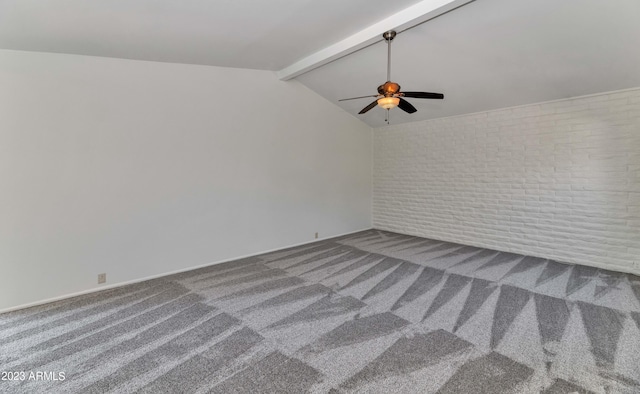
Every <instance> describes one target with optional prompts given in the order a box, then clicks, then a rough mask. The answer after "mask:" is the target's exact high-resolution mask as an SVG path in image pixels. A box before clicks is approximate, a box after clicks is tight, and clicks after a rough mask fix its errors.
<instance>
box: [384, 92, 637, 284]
mask: <svg viewBox="0 0 640 394" xmlns="http://www.w3.org/2000/svg"><path fill="white" fill-rule="evenodd" d="M639 103H640V89H636V90H630V91H622V92H613V93H607V94H601V95H594V96H590V97H584V98H574V99H569V100H563V101H554V102H549V103H542V104H535V105H531V106H521V107H515V108H508V109H502V110H497V111H489V112H485V113H480V114H472V115H464V116H457V117H448V118H441V119H434V120H428V121H423V122H414V123H407V124H400V125H391V126H386V127H383V128H379V129H376V130H375V131H374V133H375V136H374V163H373V165H374V187H373V212H374V213H373V224H374V227H376V228H380V229H384V230H390V231H398V232H407V233H410V234H412V235H418V236H424V237H429V238H434V239H439V240H444V241H451V242H459V243H464V244H469V245H474V246H480V247H488V248H493V249H497V250H503V251H509V252H515V253H522V254H527V255H534V256H539V257H544V258H553V259H556V260H559V261H566V262H572V263H581V264H587V265H594V266H599V267H604V268H609V269H621V270H627V271H629V270H634V269H635V270H636V272H638V273H640V264H637V262H638V251H639V249H640V154H639V153H638V151H639V150H640V149H639V148H640V134H639V132H638V130H639V129H640V105H638V104H639Z"/></svg>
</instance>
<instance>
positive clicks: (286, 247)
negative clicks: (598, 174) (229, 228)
mask: <svg viewBox="0 0 640 394" xmlns="http://www.w3.org/2000/svg"><path fill="white" fill-rule="evenodd" d="M366 230H371V227H368V228H364V229H361V230H355V231H349V232H348V233H343V234H338V235H333V236H331V237H326V238H318V239H314V240H311V241H307V242H300V243H297V244H293V245H288V246H284V247H281V248H275V249H270V250H264V251H262V252H259V253H252V254H248V255H244V256H237V257H233V258H230V259H224V260H219V261H215V262H213V263H207V264H202V265H198V266H195V267H189V268H183V269H179V270H175V271H171V272H165V273H162V274H158V275H152V276H147V277H144V278H140V279H133V280H129V281H126V282H119V283H114V284H111V285H107V286H101V287H94V288H92V289H88V290H83V291H79V292H76V293H70V294H65V295H62V296H59V297H53V298H47V299H45V300H40V301H36V302H30V303H28V304H22V305H18V306H12V307H10V308H5V309H0V314H2V313H7V312H13V311H17V310H20V309H26V308H31V307H34V306H40V305H44V304H50V303H52V302H56V301H61V300H66V299H68V298H73V297H78V296H81V295H85V294H91V293H96V292H98V291H104V290H110V289H114V288H117V287H122V286H127V285H131V284H134V283H140V282H144V281H147V280H151V279H158V278H162V277H164V276H169V275H174V274H180V273H183V272H187V271H193V270H197V269H199V268H205V267H210V266H212V265H216V264H222V263H227V262H229V261H234V260H240V259H244V258H247V257H253V256H259V255H261V254H265V253H272V252H277V251H279V250H283V249H288V248H294V247H296V246H302V245H306V244H311V243H314V242H319V241H326V240H328V239H332V238H338V237H343V236H345V235H349V234H355V233H359V232H361V231H366Z"/></svg>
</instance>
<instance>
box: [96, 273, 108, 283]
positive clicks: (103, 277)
mask: <svg viewBox="0 0 640 394" xmlns="http://www.w3.org/2000/svg"><path fill="white" fill-rule="evenodd" d="M103 283H107V274H98V284H99V285H101V284H103Z"/></svg>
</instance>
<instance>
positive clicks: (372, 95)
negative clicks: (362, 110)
mask: <svg viewBox="0 0 640 394" xmlns="http://www.w3.org/2000/svg"><path fill="white" fill-rule="evenodd" d="M367 97H378V96H377V95H375V94H370V95H369V96H360V97H351V98H347V99H340V100H338V101H347V100H357V99H363V98H367Z"/></svg>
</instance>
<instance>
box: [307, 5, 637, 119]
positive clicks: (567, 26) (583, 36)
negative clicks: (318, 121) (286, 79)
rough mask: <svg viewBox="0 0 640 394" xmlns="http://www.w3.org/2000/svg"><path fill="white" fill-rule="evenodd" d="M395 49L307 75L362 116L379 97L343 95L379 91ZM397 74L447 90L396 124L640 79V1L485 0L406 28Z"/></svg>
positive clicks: (372, 115) (406, 83)
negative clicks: (439, 98)
mask: <svg viewBox="0 0 640 394" xmlns="http://www.w3.org/2000/svg"><path fill="white" fill-rule="evenodd" d="M386 55H387V53H386V44H385V43H384V42H383V41H381V42H380V43H378V44H376V45H373V46H370V47H368V48H366V49H363V50H361V51H359V52H356V53H353V54H351V55H349V56H347V57H344V58H342V59H339V60H337V61H335V62H333V63H330V64H327V65H325V66H323V67H321V68H318V69H316V70H313V71H311V72H309V73H307V74H304V75H302V76H300V77H298V80H300V81H301V82H302V83H304V84H305V85H307V86H308V87H309V88H311V89H313V90H314V91H316V92H317V93H319V94H321V95H322V96H324V97H325V98H327V99H328V100H330V101H332V102H335V103H337V104H339V105H340V106H341V107H342V108H344V109H345V110H346V111H348V112H350V113H352V114H357V113H358V111H359V110H360V109H362V108H363V107H365V106H366V105H367V104H369V102H371V101H372V100H373V99H362V100H353V101H344V102H340V103H338V101H337V100H338V99H340V98H348V97H356V96H364V95H367V94H375V93H376V88H377V86H378V85H379V84H381V83H384V81H385V80H386ZM391 79H392V80H393V81H396V82H398V83H399V84H400V85H401V86H402V89H403V90H406V91H428V92H438V93H444V95H445V99H444V100H420V99H407V100H408V101H410V102H411V103H412V104H413V105H414V106H415V107H416V108H417V109H418V112H416V113H414V114H412V115H409V114H406V113H404V112H402V111H401V110H399V109H394V110H392V111H391V114H390V115H391V123H392V124H398V123H404V122H411V121H418V120H424V119H430V118H439V117H443V116H451V115H458V114H464V113H471V112H479V111H485V110H490V109H497V108H504V107H511V106H516V105H522V104H530V103H536V102H541V101H548V100H555V99H561V98H567V97H574V96H580V95H586V94H592V93H599V92H606V91H611V90H618V89H625V88H632V87H640V1H638V0H615V1H603V0H562V1H558V0H477V1H475V2H473V3H469V4H467V5H465V6H463V7H461V8H458V9H456V10H454V11H452V12H449V13H447V14H445V15H442V16H440V17H438V18H436V19H433V20H430V21H428V22H426V23H424V24H422V25H419V26H417V27H414V28H412V29H410V30H407V31H405V32H404V33H401V34H399V35H398V36H397V37H396V39H395V40H394V41H393V44H392V68H391ZM384 113H385V111H384V110H383V109H382V108H379V107H376V108H374V109H372V110H371V111H369V112H368V113H366V114H364V115H356V116H358V117H359V118H360V119H362V120H363V121H365V122H367V123H368V124H369V125H371V126H381V125H384V124H385V122H384Z"/></svg>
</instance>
